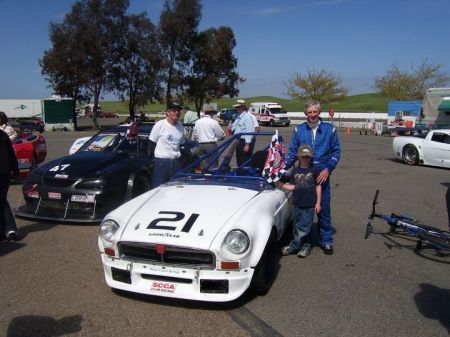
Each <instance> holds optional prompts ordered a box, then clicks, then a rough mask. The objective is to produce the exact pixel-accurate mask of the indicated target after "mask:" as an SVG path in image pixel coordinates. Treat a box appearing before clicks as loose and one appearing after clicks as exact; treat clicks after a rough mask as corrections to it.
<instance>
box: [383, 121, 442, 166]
mask: <svg viewBox="0 0 450 337" xmlns="http://www.w3.org/2000/svg"><path fill="white" fill-rule="evenodd" d="M392 148H393V151H394V156H395V157H396V158H398V159H400V160H402V161H404V162H405V163H406V164H408V165H417V164H423V165H432V166H441V167H450V129H436V130H430V131H428V132H427V133H422V134H418V135H415V136H400V137H395V138H394V140H393V142H392Z"/></svg>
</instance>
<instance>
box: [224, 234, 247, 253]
mask: <svg viewBox="0 0 450 337" xmlns="http://www.w3.org/2000/svg"><path fill="white" fill-rule="evenodd" d="M223 245H224V246H225V247H226V248H227V249H228V250H229V251H230V252H231V253H233V254H236V255H240V254H243V253H245V252H246V251H247V249H248V248H249V247H250V238H249V237H248V235H247V233H245V232H244V231H243V230H240V229H233V230H232V231H230V232H229V233H228V234H227V236H226V237H225V239H224V240H223Z"/></svg>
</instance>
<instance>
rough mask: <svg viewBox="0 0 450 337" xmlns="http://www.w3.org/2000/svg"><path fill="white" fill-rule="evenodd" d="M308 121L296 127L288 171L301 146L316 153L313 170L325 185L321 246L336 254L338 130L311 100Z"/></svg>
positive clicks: (306, 106) (316, 103) (329, 253)
mask: <svg viewBox="0 0 450 337" xmlns="http://www.w3.org/2000/svg"><path fill="white" fill-rule="evenodd" d="M304 111H305V115H306V122H305V123H302V124H300V125H297V126H296V127H295V128H294V133H293V135H292V138H291V144H290V145H289V151H288V155H287V158H286V166H287V168H289V167H291V166H292V165H293V164H294V163H295V161H296V160H297V150H298V148H299V146H300V144H309V145H310V146H311V147H312V150H313V153H314V154H313V157H312V167H314V168H315V169H318V170H319V171H320V173H319V175H318V177H317V183H318V184H320V185H322V202H321V211H320V213H319V214H318V225H319V234H320V246H321V247H322V249H323V251H324V253H325V254H327V255H331V254H333V234H334V227H333V225H332V224H331V208H330V201H331V200H330V199H331V186H330V174H331V172H332V171H333V170H334V169H335V168H336V166H337V164H338V162H339V159H340V157H341V145H340V143H339V137H338V135H337V130H336V128H335V127H334V126H333V125H332V124H330V123H326V122H323V121H322V120H321V119H320V113H321V111H322V110H321V108H320V102H319V101H316V100H311V101H308V102H306V104H305V110H304Z"/></svg>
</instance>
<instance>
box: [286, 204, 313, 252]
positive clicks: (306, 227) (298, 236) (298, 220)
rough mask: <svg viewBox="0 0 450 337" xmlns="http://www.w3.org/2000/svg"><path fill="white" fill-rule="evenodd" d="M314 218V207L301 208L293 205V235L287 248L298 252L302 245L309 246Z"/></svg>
mask: <svg viewBox="0 0 450 337" xmlns="http://www.w3.org/2000/svg"><path fill="white" fill-rule="evenodd" d="M313 220H314V207H311V208H301V207H297V206H294V228H293V232H294V233H293V234H294V237H293V239H292V241H291V243H290V244H289V250H291V251H293V252H298V251H299V250H300V248H302V247H307V246H309V247H311V227H312V223H313Z"/></svg>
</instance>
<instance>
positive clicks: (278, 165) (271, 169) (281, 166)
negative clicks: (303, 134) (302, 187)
mask: <svg viewBox="0 0 450 337" xmlns="http://www.w3.org/2000/svg"><path fill="white" fill-rule="evenodd" d="M285 167H286V161H285V156H284V141H283V137H281V136H279V135H278V130H276V132H275V134H274V135H273V136H272V141H271V142H270V147H269V151H268V154H267V159H266V163H265V164H264V169H263V172H262V176H263V177H264V178H265V179H266V180H267V181H268V182H269V183H274V182H277V181H278V180H280V178H281V176H282V175H283V174H284V173H285V172H286V170H285Z"/></svg>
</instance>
